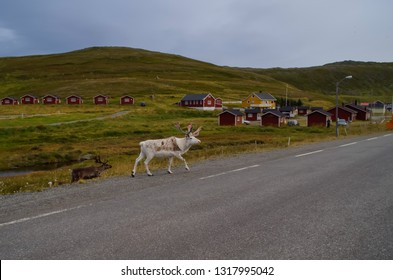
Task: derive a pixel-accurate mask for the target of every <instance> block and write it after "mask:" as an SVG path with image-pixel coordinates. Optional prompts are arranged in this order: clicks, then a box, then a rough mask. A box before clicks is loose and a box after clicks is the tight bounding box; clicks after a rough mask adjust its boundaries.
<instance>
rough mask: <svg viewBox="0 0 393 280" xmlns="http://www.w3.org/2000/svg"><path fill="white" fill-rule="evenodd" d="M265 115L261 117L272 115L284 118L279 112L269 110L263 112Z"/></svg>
mask: <svg viewBox="0 0 393 280" xmlns="http://www.w3.org/2000/svg"><path fill="white" fill-rule="evenodd" d="M264 112H265V113H264V114H263V115H262V116H264V115H267V114H273V115H275V116H277V117H285V115H284V114H283V113H281V112H280V111H278V110H276V109H270V110H266V111H264Z"/></svg>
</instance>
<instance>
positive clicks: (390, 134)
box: [383, 133, 393, 137]
mask: <svg viewBox="0 0 393 280" xmlns="http://www.w3.org/2000/svg"><path fill="white" fill-rule="evenodd" d="M392 134H393V133H389V134H385V135H384V136H383V137H387V136H391V135H392Z"/></svg>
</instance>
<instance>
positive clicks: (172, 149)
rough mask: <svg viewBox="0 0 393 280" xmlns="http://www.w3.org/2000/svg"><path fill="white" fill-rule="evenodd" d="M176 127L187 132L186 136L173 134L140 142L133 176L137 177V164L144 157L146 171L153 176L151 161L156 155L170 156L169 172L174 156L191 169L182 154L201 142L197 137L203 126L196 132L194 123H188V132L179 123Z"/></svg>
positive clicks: (169, 171)
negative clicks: (193, 128)
mask: <svg viewBox="0 0 393 280" xmlns="http://www.w3.org/2000/svg"><path fill="white" fill-rule="evenodd" d="M176 128H177V129H178V130H180V131H181V132H182V133H184V134H185V137H184V138H177V137H174V136H172V137H169V138H165V139H156V140H146V141H142V142H140V143H139V146H140V147H141V152H140V154H139V156H138V158H137V159H136V160H135V165H134V169H133V170H132V173H131V176H132V177H135V174H136V168H137V165H138V163H139V161H141V160H142V159H143V158H146V160H145V168H146V173H147V175H149V176H153V174H152V173H151V172H150V169H149V162H150V161H151V160H152V159H153V158H154V157H163V158H169V166H168V173H169V174H172V173H173V172H172V170H171V167H172V163H173V158H174V157H176V158H178V159H180V160H182V161H183V162H184V165H185V167H186V170H190V168H189V167H188V165H187V162H186V160H185V159H184V158H183V157H182V155H183V154H185V153H186V152H187V151H188V150H189V149H190V148H191V146H193V145H195V144H200V143H201V141H200V140H199V139H197V138H196V137H197V136H198V135H199V132H200V131H201V129H202V127H199V128H198V129H197V130H196V131H195V132H192V124H189V125H188V127H187V131H186V132H185V131H183V130H182V129H181V128H180V125H179V124H177V125H176Z"/></svg>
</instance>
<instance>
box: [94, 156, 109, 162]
mask: <svg viewBox="0 0 393 280" xmlns="http://www.w3.org/2000/svg"><path fill="white" fill-rule="evenodd" d="M96 163H102V164H106V163H108V161H105V162H102V161H101V157H100V156H96Z"/></svg>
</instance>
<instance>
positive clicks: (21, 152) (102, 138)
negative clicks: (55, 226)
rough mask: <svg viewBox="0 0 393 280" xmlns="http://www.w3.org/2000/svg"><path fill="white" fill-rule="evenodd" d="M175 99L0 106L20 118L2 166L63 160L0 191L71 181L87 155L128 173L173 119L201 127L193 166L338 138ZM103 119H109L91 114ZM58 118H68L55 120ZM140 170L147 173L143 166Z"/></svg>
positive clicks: (1, 181)
mask: <svg viewBox="0 0 393 280" xmlns="http://www.w3.org/2000/svg"><path fill="white" fill-rule="evenodd" d="M172 101H173V100H172V99H171V98H167V97H165V96H163V97H162V99H160V97H158V98H156V100H155V101H154V102H153V101H152V102H151V103H150V105H148V106H147V107H140V106H136V105H134V106H127V107H126V108H125V107H124V106H120V105H109V106H94V105H83V106H76V107H74V106H66V105H57V106H53V107H52V106H51V107H50V108H47V106H44V105H40V104H38V105H29V106H14V108H13V109H12V110H13V112H11V111H6V112H4V110H2V112H1V116H5V115H7V116H8V117H10V116H14V117H15V116H17V117H16V118H8V119H2V121H1V127H0V154H1V156H0V169H3V170H5V169H11V168H16V167H29V166H35V167H36V166H42V169H43V170H45V169H47V168H46V165H47V164H60V165H64V166H62V167H59V168H56V169H54V170H46V171H36V172H33V173H30V174H27V175H19V176H10V177H0V193H1V194H10V193H15V192H26V191H40V190H43V189H45V188H48V187H55V186H58V185H61V184H68V183H69V182H70V169H71V168H76V167H81V166H88V165H93V164H94V161H93V160H86V161H81V158H83V157H85V156H87V155H100V156H101V158H102V159H103V160H108V161H109V163H110V164H111V165H112V166H113V168H112V169H109V170H107V171H105V172H104V174H103V177H110V176H119V175H121V176H123V175H130V172H131V167H132V164H133V162H134V160H135V158H136V157H137V155H138V153H139V145H138V143H139V142H140V141H143V140H146V139H154V138H164V137H169V136H171V135H175V136H177V137H182V135H181V133H179V131H177V130H176V129H175V127H174V125H175V124H176V123H177V122H180V123H181V124H182V125H183V126H184V127H185V126H186V125H187V124H188V123H189V122H192V123H193V124H194V126H195V127H197V126H203V130H202V132H201V135H200V136H199V139H200V140H201V141H202V144H201V145H199V146H194V147H193V148H192V149H191V150H190V151H189V152H188V153H187V154H186V156H185V157H186V158H187V161H189V162H190V163H191V164H192V163H193V162H196V161H202V160H206V159H211V158H219V157H224V156H228V155H234V154H237V153H245V152H254V151H258V152H260V151H268V150H271V149H276V148H286V147H287V146H288V139H289V138H290V145H291V146H294V145H302V144H306V143H310V142H315V141H321V140H329V139H335V131H334V128H333V127H332V128H329V129H327V128H318V127H314V128H308V127H305V126H304V124H305V122H304V120H300V122H301V124H303V125H302V126H299V127H282V128H272V127H260V126H257V125H248V126H246V125H243V126H239V127H222V126H218V125H217V114H218V112H217V111H215V112H204V111H198V110H192V109H185V108H180V107H178V106H174V105H171V104H172ZM4 107H7V108H9V107H8V106H2V107H1V109H4ZM27 108H28V111H26V110H27ZM125 109H127V110H128V111H130V112H129V113H127V114H124V115H122V116H119V117H117V118H111V117H110V116H112V115H113V114H115V113H117V112H120V111H124V110H125ZM7 110H11V109H7ZM27 112H29V113H27ZM59 112H60V113H59ZM4 113H5V114H4ZM22 114H23V115H24V117H23V118H22V117H21V115H22ZM43 115H44V116H43ZM108 116H109V117H108ZM100 117H108V118H104V119H100V120H97V119H96V118H100ZM74 121H78V122H74ZM59 122H66V123H64V124H58V125H52V124H56V123H59ZM68 122H72V123H68ZM384 129H385V126H384V125H378V124H373V123H370V122H354V123H352V124H351V127H350V128H348V129H347V131H348V135H349V136H341V137H350V136H353V135H359V134H367V133H372V132H378V131H382V130H384ZM342 134H343V131H342ZM343 135H344V134H343ZM178 164H181V163H180V162H179V161H177V160H175V165H178ZM166 165H167V161H166V160H160V159H155V160H153V161H152V163H151V169H152V170H156V169H161V168H164V167H165V166H166ZM139 172H144V170H143V168H142V165H141V166H140V169H139ZM82 183H83V182H82Z"/></svg>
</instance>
